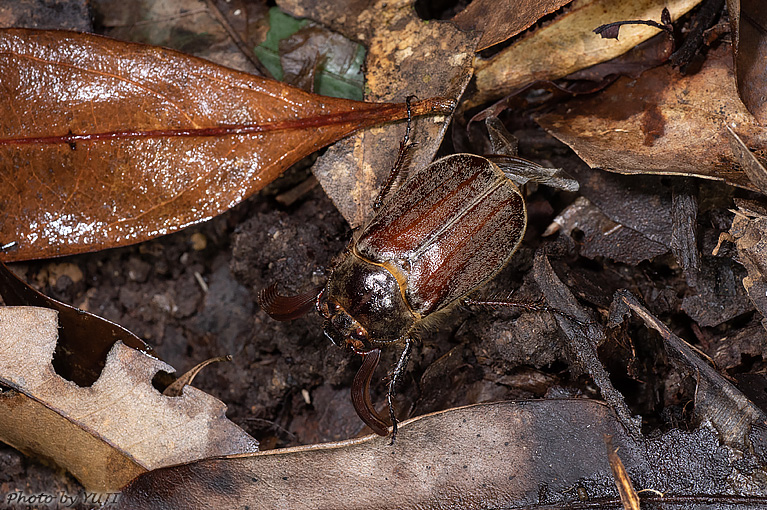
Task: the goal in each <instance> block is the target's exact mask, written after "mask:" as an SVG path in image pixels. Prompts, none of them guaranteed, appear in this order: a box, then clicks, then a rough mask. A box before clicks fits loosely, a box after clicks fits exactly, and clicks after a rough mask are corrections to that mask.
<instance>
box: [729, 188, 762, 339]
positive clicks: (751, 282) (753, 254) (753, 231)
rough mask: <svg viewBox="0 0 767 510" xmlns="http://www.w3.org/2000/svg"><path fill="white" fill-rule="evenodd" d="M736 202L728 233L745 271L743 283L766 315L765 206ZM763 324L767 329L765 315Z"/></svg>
mask: <svg viewBox="0 0 767 510" xmlns="http://www.w3.org/2000/svg"><path fill="white" fill-rule="evenodd" d="M738 205H739V211H738V213H737V214H736V215H735V219H734V220H733V222H732V227H731V228H730V235H731V236H732V239H733V240H734V242H735V246H737V248H738V255H739V261H740V263H741V264H743V265H744V266H745V267H746V270H747V271H748V276H746V277H745V278H743V286H744V287H745V289H746V292H748V296H749V298H750V299H751V302H752V303H753V304H754V306H755V307H756V309H757V310H759V313H761V314H762V316H763V317H767V214H765V213H767V210H765V209H764V208H763V207H759V204H756V206H754V205H752V204H750V203H749V202H747V201H740V202H738ZM762 325H763V326H764V327H765V329H767V321H765V319H763V320H762Z"/></svg>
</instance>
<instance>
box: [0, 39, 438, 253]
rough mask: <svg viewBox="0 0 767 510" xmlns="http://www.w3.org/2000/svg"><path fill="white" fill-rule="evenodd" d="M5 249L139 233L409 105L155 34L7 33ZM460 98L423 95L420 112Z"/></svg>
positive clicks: (80, 245)
mask: <svg viewBox="0 0 767 510" xmlns="http://www.w3.org/2000/svg"><path fill="white" fill-rule="evenodd" d="M0 76H2V77H3V79H2V90H3V94H2V96H0V190H1V191H2V193H0V239H2V240H3V242H9V241H16V242H18V245H19V249H18V250H16V251H14V252H13V253H11V254H6V255H4V256H3V258H4V259H5V260H20V259H28V258H42V257H51V256H58V255H65V254H71V253H78V252H84V251H89V250H95V249H102V248H108V247H113V246H122V245H126V244H131V243H136V242H139V241H143V240H146V239H149V238H152V237H155V236H158V235H162V234H166V233H169V232H172V231H175V230H178V229H180V228H183V227H185V226H187V225H190V224H193V223H197V222H200V221H203V220H205V219H208V218H210V217H212V216H214V215H216V214H219V213H221V212H223V211H225V210H227V209H228V208H230V207H232V206H234V205H235V204H237V203H238V202H240V201H241V200H243V199H244V198H246V197H248V196H249V195H251V194H253V193H255V192H256V191H258V190H259V189H261V188H263V187H264V186H265V185H266V184H268V183H269V182H270V181H272V180H273V179H274V178H275V177H276V176H277V175H279V174H280V172H282V171H283V170H284V169H285V168H287V167H288V166H290V165H291V164H292V163H294V162H296V161H298V160H299V159H301V158H303V157H304V156H306V155H308V154H310V153H312V152H314V151H315V150H317V149H319V148H320V147H323V146H325V145H328V144H329V143H332V142H334V141H336V140H338V139H339V138H341V137H343V136H346V135H347V134H349V133H351V132H352V131H355V130H357V129H360V128H361V127H365V126H371V125H374V124H378V123H381V122H386V121H391V120H396V119H399V118H403V117H404V116H405V115H406V109H405V105H402V104H399V105H397V104H374V103H361V102H356V101H349V100H343V99H334V98H327V97H322V96H317V95H313V94H309V93H306V92H303V91H301V90H298V89H295V88H292V87H289V86H287V85H284V84H282V83H279V82H274V81H270V80H265V79H263V78H259V77H256V76H252V75H248V74H245V73H240V72H237V71H233V70H231V69H227V68H223V67H220V66H217V65H214V64H211V63H209V62H206V61H204V60H200V59H197V58H193V57H189V56H187V55H184V54H181V53H178V52H175V51H171V50H167V49H162V48H156V47H152V46H145V45H140V44H134V43H124V42H119V41H114V40H111V39H107V38H104V37H98V36H93V35H88V34H76V33H71V32H61V31H35V30H17V29H8V30H2V31H0ZM451 109H452V103H451V102H450V101H447V102H440V101H438V102H437V103H434V102H433V101H429V100H426V101H422V102H418V103H415V104H414V113H415V114H417V115H420V114H424V113H433V112H435V111H436V112H441V113H446V112H449V111H450V110H451Z"/></svg>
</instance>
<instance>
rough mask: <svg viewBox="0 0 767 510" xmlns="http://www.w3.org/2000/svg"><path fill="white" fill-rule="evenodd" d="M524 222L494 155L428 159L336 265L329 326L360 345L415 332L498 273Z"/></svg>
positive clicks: (336, 335) (328, 291)
mask: <svg viewBox="0 0 767 510" xmlns="http://www.w3.org/2000/svg"><path fill="white" fill-rule="evenodd" d="M526 222H527V215H526V212H525V204H524V200H523V199H522V195H521V193H520V192H519V189H518V188H517V186H516V185H515V184H514V183H513V182H512V181H510V180H509V179H508V178H507V177H506V176H505V175H504V173H503V172H502V171H501V170H500V169H499V168H498V167H497V166H496V165H495V164H493V163H492V162H491V161H489V160H488V159H486V158H483V157H480V156H475V155H472V154H455V155H452V156H447V157H445V158H442V159H440V160H438V161H436V162H434V163H432V164H431V165H429V166H428V167H426V168H425V169H423V170H422V171H420V172H418V173H417V174H415V175H414V176H412V177H411V178H410V179H409V180H408V181H406V182H405V183H404V184H403V185H402V186H401V187H400V188H399V189H397V191H396V193H394V195H392V196H391V197H390V199H389V200H387V201H386V203H385V204H384V205H383V207H382V208H381V209H380V210H379V211H378V213H377V214H376V215H375V217H374V218H373V219H372V220H371V221H370V222H369V223H368V224H367V225H366V226H365V227H364V228H363V229H362V231H361V232H360V234H359V235H358V236H355V239H353V240H352V242H351V243H350V246H349V249H348V250H347V254H346V256H345V258H344V259H343V260H342V261H341V262H340V263H339V264H338V265H337V266H336V268H335V269H334V270H333V274H332V275H331V277H330V279H329V281H328V284H327V286H326V287H325V291H324V293H323V294H324V298H326V299H327V301H328V304H327V306H328V315H330V317H331V318H330V319H329V321H328V322H326V332H327V333H328V335H329V336H330V337H331V338H333V339H334V340H335V341H339V343H341V341H340V340H341V339H343V338H349V335H351V337H352V339H353V340H360V341H362V342H363V343H362V344H357V345H354V344H355V343H356V342H352V344H353V346H354V347H355V348H357V349H358V350H362V349H363V348H369V347H370V346H379V345H382V344H387V343H391V342H396V341H397V340H400V339H403V338H406V337H409V336H412V334H413V330H414V329H416V328H417V327H418V326H420V325H421V323H423V322H424V321H428V320H429V319H431V318H433V317H434V316H435V314H438V313H439V312H441V311H443V310H446V309H447V308H449V307H450V305H452V304H453V303H455V302H456V301H457V300H459V299H461V298H463V297H464V296H466V295H467V294H469V293H470V292H471V291H473V290H474V289H476V288H477V287H479V286H481V285H482V284H483V283H485V282H486V281H487V280H489V279H490V278H491V277H492V276H494V275H495V274H496V273H497V272H498V271H499V270H500V269H501V268H502V267H503V266H504V265H505V264H506V262H507V261H508V260H509V258H511V255H512V254H513V253H514V251H515V250H516V249H517V246H518V245H519V242H520V240H521V239H522V236H523V234H524V232H525V226H526ZM334 311H335V313H334ZM338 315H341V316H342V317H343V318H338ZM346 315H348V316H349V317H346ZM337 325H340V326H342V327H341V328H337ZM357 328H362V329H357Z"/></svg>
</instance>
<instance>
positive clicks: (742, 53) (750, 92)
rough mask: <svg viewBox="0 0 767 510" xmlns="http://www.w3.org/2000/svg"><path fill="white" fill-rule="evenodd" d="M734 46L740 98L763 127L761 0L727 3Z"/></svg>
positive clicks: (765, 47)
mask: <svg viewBox="0 0 767 510" xmlns="http://www.w3.org/2000/svg"><path fill="white" fill-rule="evenodd" d="M727 11H728V12H729V14H730V23H731V24H732V33H733V40H734V41H733V42H734V45H735V48H734V49H735V72H736V76H737V82H738V92H740V98H741V99H742V100H743V103H745V105H746V107H747V108H748V110H749V111H750V112H751V113H752V114H753V115H754V117H756V119H757V120H758V121H759V122H760V123H761V124H763V123H764V122H765V121H767V101H765V94H767V68H765V65H764V62H765V59H767V10H765V8H764V4H763V3H762V2H761V1H760V0H728V1H727Z"/></svg>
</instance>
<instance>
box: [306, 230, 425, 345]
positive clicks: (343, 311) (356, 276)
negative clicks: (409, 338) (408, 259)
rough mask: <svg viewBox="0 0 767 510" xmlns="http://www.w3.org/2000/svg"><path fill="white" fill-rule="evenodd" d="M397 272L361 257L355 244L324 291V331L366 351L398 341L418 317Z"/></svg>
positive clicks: (340, 342)
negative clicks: (403, 290) (412, 308)
mask: <svg viewBox="0 0 767 510" xmlns="http://www.w3.org/2000/svg"><path fill="white" fill-rule="evenodd" d="M396 273H397V270H396V269H394V268H391V269H390V268H387V267H386V266H384V265H383V264H380V263H374V262H372V261H369V260H367V259H365V258H363V257H361V256H360V255H359V254H358V253H357V252H356V251H355V250H354V246H353V245H352V247H351V249H350V250H349V251H348V252H347V254H346V255H345V256H344V258H343V260H341V262H340V263H338V264H337V265H336V267H335V268H334V269H333V273H332V275H331V277H330V279H329V280H328V283H327V285H326V286H325V290H324V291H323V303H322V304H321V306H322V310H321V312H322V314H323V315H324V316H325V318H326V322H325V332H326V333H327V334H328V336H329V337H330V338H331V339H332V340H333V341H334V342H335V343H338V344H346V345H350V346H351V347H353V348H354V349H356V350H358V351H366V350H369V349H370V348H372V347H374V346H376V345H381V344H386V343H391V342H395V341H397V340H399V339H400V338H402V337H404V336H405V335H406V334H407V333H408V332H409V331H410V330H411V329H412V328H413V325H414V324H415V323H416V322H417V320H418V317H417V315H415V314H414V313H413V311H412V310H411V309H410V306H409V305H408V303H407V301H406V299H405V297H404V295H403V292H402V284H403V282H400V281H399V279H398V278H397V277H396V276H395V274H396ZM400 279H401V278H400Z"/></svg>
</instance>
